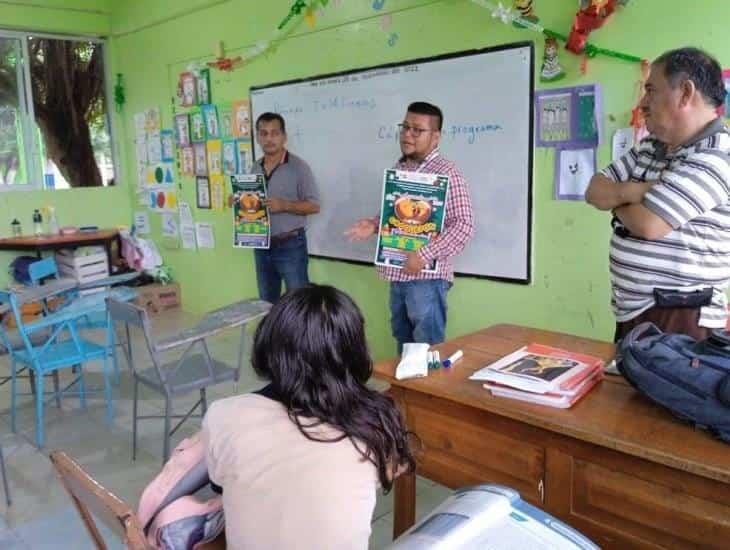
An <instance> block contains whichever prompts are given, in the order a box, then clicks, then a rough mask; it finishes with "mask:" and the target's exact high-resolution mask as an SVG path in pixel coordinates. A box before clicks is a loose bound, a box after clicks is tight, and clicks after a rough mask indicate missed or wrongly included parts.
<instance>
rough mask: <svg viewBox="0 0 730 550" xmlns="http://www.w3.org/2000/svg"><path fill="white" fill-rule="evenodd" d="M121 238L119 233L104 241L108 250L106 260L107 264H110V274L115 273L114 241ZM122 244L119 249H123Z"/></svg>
mask: <svg viewBox="0 0 730 550" xmlns="http://www.w3.org/2000/svg"><path fill="white" fill-rule="evenodd" d="M117 239H119V235H118V234H117V236H116V237H113V238H111V239H107V240H106V242H105V243H104V245H105V246H104V249H105V250H106V261H107V265H108V266H109V275H114V270H113V269H112V242H113V241H115V240H117ZM121 249H122V248H121V246H120V247H119V250H121Z"/></svg>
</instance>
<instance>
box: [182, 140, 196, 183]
mask: <svg viewBox="0 0 730 550" xmlns="http://www.w3.org/2000/svg"><path fill="white" fill-rule="evenodd" d="M180 172H181V173H182V175H183V176H194V175H195V153H194V151H193V148H192V147H189V146H187V147H181V148H180Z"/></svg>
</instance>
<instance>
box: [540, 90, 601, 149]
mask: <svg viewBox="0 0 730 550" xmlns="http://www.w3.org/2000/svg"><path fill="white" fill-rule="evenodd" d="M600 105H601V100H600V87H599V86H598V84H589V85H584V86H573V87H569V88H552V89H550V90H538V91H536V92H535V122H536V128H537V134H536V136H535V145H536V146H537V147H561V148H563V149H585V148H592V147H596V146H597V145H598V144H599V142H600V116H599V114H600Z"/></svg>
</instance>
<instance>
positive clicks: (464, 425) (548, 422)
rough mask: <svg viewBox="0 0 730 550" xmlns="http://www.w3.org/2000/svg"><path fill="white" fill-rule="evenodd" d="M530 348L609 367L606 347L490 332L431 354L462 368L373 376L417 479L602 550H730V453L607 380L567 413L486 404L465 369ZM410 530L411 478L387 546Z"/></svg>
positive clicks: (496, 401)
mask: <svg viewBox="0 0 730 550" xmlns="http://www.w3.org/2000/svg"><path fill="white" fill-rule="evenodd" d="M531 342H537V343H541V344H548V345H553V346H557V347H562V348H565V349H569V350H573V351H580V352H585V353H589V354H593V355H596V356H598V357H602V358H604V359H610V358H611V357H612V356H613V354H614V347H613V345H612V344H609V343H605V342H598V341H595V340H588V339H584V338H577V337H574V336H569V335H566V334H559V333H555V332H548V331H543V330H537V329H529V328H524V327H519V326H514V325H496V326H493V327H490V328H488V329H485V330H482V331H479V332H476V333H474V334H470V335H468V336H464V337H461V338H457V339H455V340H452V341H450V342H447V343H445V344H442V345H440V346H437V349H439V350H440V352H441V357H447V356H448V355H450V354H451V353H453V352H454V351H456V350H457V349H462V350H463V351H464V358H463V359H462V360H461V361H459V362H458V363H457V364H456V365H454V366H453V367H452V368H451V369H448V370H447V369H443V368H441V369H440V370H437V371H431V372H430V374H429V376H428V377H427V378H421V379H413V380H403V381H397V380H395V378H394V377H393V374H394V371H395V365H396V364H397V361H396V360H395V359H393V360H388V361H382V362H379V363H378V364H376V366H375V375H376V376H377V377H378V378H380V379H383V380H386V381H388V382H389V383H390V384H391V390H390V391H391V393H392V395H393V397H394V398H395V399H396V401H397V402H398V404H399V406H400V407H401V409H402V410H403V412H404V414H405V417H406V421H407V423H408V426H409V428H410V429H412V430H413V431H415V432H416V434H417V435H418V436H419V437H420V438H421V440H422V441H423V444H424V452H423V454H422V455H421V456H420V457H419V459H418V474H419V475H422V476H424V477H427V478H429V479H432V480H434V481H437V482H438V483H441V484H443V485H446V486H447V487H451V488H457V487H463V486H467V485H472V484H477V483H485V482H491V483H501V484H504V485H508V486H510V487H512V488H514V489H516V490H518V491H519V492H520V493H521V494H522V496H523V498H525V499H526V500H528V501H530V502H532V503H533V504H535V505H537V506H539V507H540V508H542V509H544V510H546V511H547V512H549V513H551V514H553V515H555V516H556V517H558V518H560V519H562V520H563V521H565V522H566V523H568V524H569V525H571V526H573V527H575V528H576V529H578V530H580V531H582V532H583V533H585V534H586V535H587V536H588V537H590V538H592V539H593V540H594V541H595V542H596V543H597V544H599V545H600V546H601V547H604V548H682V549H686V548H699V547H702V548H728V547H730V542H729V541H730V446H728V445H726V444H724V443H721V442H719V441H716V440H714V439H713V438H712V437H710V436H709V435H707V434H706V433H704V432H700V431H696V430H694V429H692V428H691V427H689V426H688V425H686V424H683V423H681V422H680V421H678V420H676V419H675V418H674V417H672V416H671V414H670V413H668V412H666V411H665V410H663V409H661V408H659V407H657V406H655V405H653V404H652V403H651V402H650V401H648V400H647V399H645V398H643V397H642V396H641V395H640V394H639V393H638V392H636V391H635V390H634V389H633V388H632V387H631V386H629V385H628V384H627V383H626V382H625V381H624V380H623V379H622V378H620V377H615V376H609V377H607V378H606V380H604V381H603V382H601V383H600V384H599V385H598V387H596V388H595V389H594V390H593V391H592V392H591V393H590V394H588V395H587V396H586V397H585V398H583V400H581V401H580V402H578V403H577V404H576V405H575V406H574V407H573V408H571V409H568V410H561V409H553V408H550V407H543V406H539V405H534V404H529V403H522V402H519V401H514V400H510V399H504V398H495V397H492V396H491V394H490V393H489V392H488V391H487V390H485V389H483V387H482V385H481V384H480V383H479V382H476V381H471V380H467V378H468V376H469V375H470V374H471V373H473V372H474V371H475V370H477V369H479V368H481V367H483V366H485V365H486V364H488V363H490V362H492V361H494V360H496V359H498V358H499V357H501V356H503V355H506V354H507V353H509V352H511V351H514V350H515V349H517V348H518V347H520V346H523V345H525V344H528V343H531ZM414 519H415V476H412V475H411V476H402V477H401V478H399V479H398V480H397V481H396V484H395V519H394V525H393V534H394V537H397V536H398V535H399V534H400V533H402V532H403V531H405V530H406V529H407V528H408V527H410V526H411V525H412V524H413V523H414Z"/></svg>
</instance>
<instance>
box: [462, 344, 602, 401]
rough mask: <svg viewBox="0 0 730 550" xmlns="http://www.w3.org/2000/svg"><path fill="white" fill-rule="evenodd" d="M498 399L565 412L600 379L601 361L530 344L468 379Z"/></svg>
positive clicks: (583, 355) (596, 358) (584, 355)
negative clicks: (513, 400)
mask: <svg viewBox="0 0 730 550" xmlns="http://www.w3.org/2000/svg"><path fill="white" fill-rule="evenodd" d="M469 378H470V379H471V380H479V381H482V382H484V387H485V388H486V389H488V390H489V391H490V392H492V395H494V396H497V397H507V398H510V399H518V400H520V401H529V402H531V403H539V404H541V405H547V406H549V407H557V408H561V409H567V408H569V407H571V406H573V404H574V403H576V402H577V401H578V400H579V399H580V398H581V397H583V396H584V395H585V394H587V393H588V392H589V391H590V390H591V389H592V388H593V387H594V386H595V385H596V384H597V383H598V382H599V381H600V380H601V379H602V378H603V361H602V360H601V359H599V358H598V357H593V356H592V355H586V354H583V353H574V352H570V351H566V350H563V349H559V348H554V347H551V346H544V345H541V344H530V345H529V346H525V347H523V348H520V349H518V350H517V351H514V352H513V353H510V354H509V355H507V356H505V357H503V358H502V359H500V360H499V361H496V362H494V363H492V364H491V365H488V366H486V367H484V368H483V369H480V370H478V371H477V372H475V373H474V374H472V375H471V376H470V377H469Z"/></svg>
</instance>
